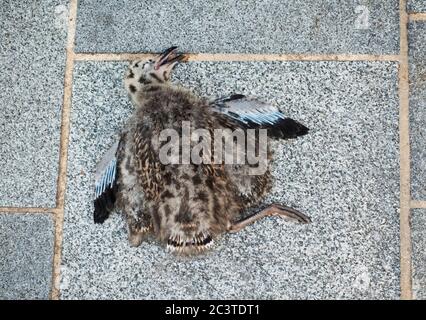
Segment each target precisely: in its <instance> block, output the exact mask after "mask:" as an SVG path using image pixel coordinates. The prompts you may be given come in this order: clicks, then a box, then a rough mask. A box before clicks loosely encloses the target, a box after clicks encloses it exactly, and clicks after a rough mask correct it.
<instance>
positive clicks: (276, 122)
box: [211, 94, 309, 139]
mask: <svg viewBox="0 0 426 320" xmlns="http://www.w3.org/2000/svg"><path fill="white" fill-rule="evenodd" d="M211 105H212V108H213V110H214V111H216V112H219V113H222V114H223V115H225V116H226V117H228V118H229V119H232V120H234V121H236V122H237V123H239V124H240V125H241V126H243V127H245V128H264V129H268V136H269V137H272V138H284V139H288V138H296V137H298V136H301V135H304V134H306V133H308V130H309V129H308V128H307V127H305V126H304V125H302V124H300V123H299V122H297V121H295V120H293V119H290V118H288V117H286V116H285V115H284V114H283V113H281V111H280V110H279V109H278V108H277V107H276V106H274V105H272V104H268V103H266V102H264V101H261V100H259V99H257V98H253V97H246V96H244V95H242V94H234V95H231V96H229V97H226V98H220V99H217V100H215V101H213V102H212V104H211Z"/></svg>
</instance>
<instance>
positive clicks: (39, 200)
mask: <svg viewBox="0 0 426 320" xmlns="http://www.w3.org/2000/svg"><path fill="white" fill-rule="evenodd" d="M66 5H67V1H66V0H41V1H30V2H28V1H10V0H2V1H1V5H0V39H1V40H0V69H1V73H0V88H1V92H0V106H1V108H0V131H1V134H0V162H1V164H2V165H1V166H0V206H33V207H54V206H55V195H56V180H57V173H58V159H59V131H60V130H59V129H60V114H61V106H62V97H63V82H64V65H65V41H66V23H67V7H66Z"/></svg>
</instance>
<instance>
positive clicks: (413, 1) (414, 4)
mask: <svg viewBox="0 0 426 320" xmlns="http://www.w3.org/2000/svg"><path fill="white" fill-rule="evenodd" d="M407 10H408V11H409V12H426V1H425V0H408V1H407Z"/></svg>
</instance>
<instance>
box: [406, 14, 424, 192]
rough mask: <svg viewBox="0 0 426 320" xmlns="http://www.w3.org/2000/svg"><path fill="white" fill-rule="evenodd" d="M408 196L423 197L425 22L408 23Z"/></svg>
mask: <svg viewBox="0 0 426 320" xmlns="http://www.w3.org/2000/svg"><path fill="white" fill-rule="evenodd" d="M409 38H410V41H409V57H410V139H411V196H412V198H413V199H416V200H426V183H425V181H426V63H425V61H426V22H415V23H411V24H410V25H409Z"/></svg>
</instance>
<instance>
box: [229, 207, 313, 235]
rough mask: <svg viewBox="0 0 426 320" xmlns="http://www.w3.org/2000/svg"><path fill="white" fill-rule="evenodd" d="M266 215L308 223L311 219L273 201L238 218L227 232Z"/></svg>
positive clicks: (239, 228)
mask: <svg viewBox="0 0 426 320" xmlns="http://www.w3.org/2000/svg"><path fill="white" fill-rule="evenodd" d="M267 216H280V217H282V218H285V219H290V220H292V221H296V222H299V223H310V222H311V219H310V218H309V217H308V216H307V215H305V214H303V213H301V212H300V211H297V210H296V209H293V208H290V207H287V206H284V205H281V204H278V203H274V204H272V205H270V206H269V207H267V208H265V209H263V210H261V211H259V212H256V213H254V214H252V215H249V216H248V217H245V218H243V219H241V220H238V221H236V222H234V223H232V224H230V226H229V227H228V232H231V233H235V232H238V231H240V230H242V229H244V228H245V227H246V226H248V225H250V224H252V223H253V222H255V221H257V220H260V219H262V218H264V217H267Z"/></svg>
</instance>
